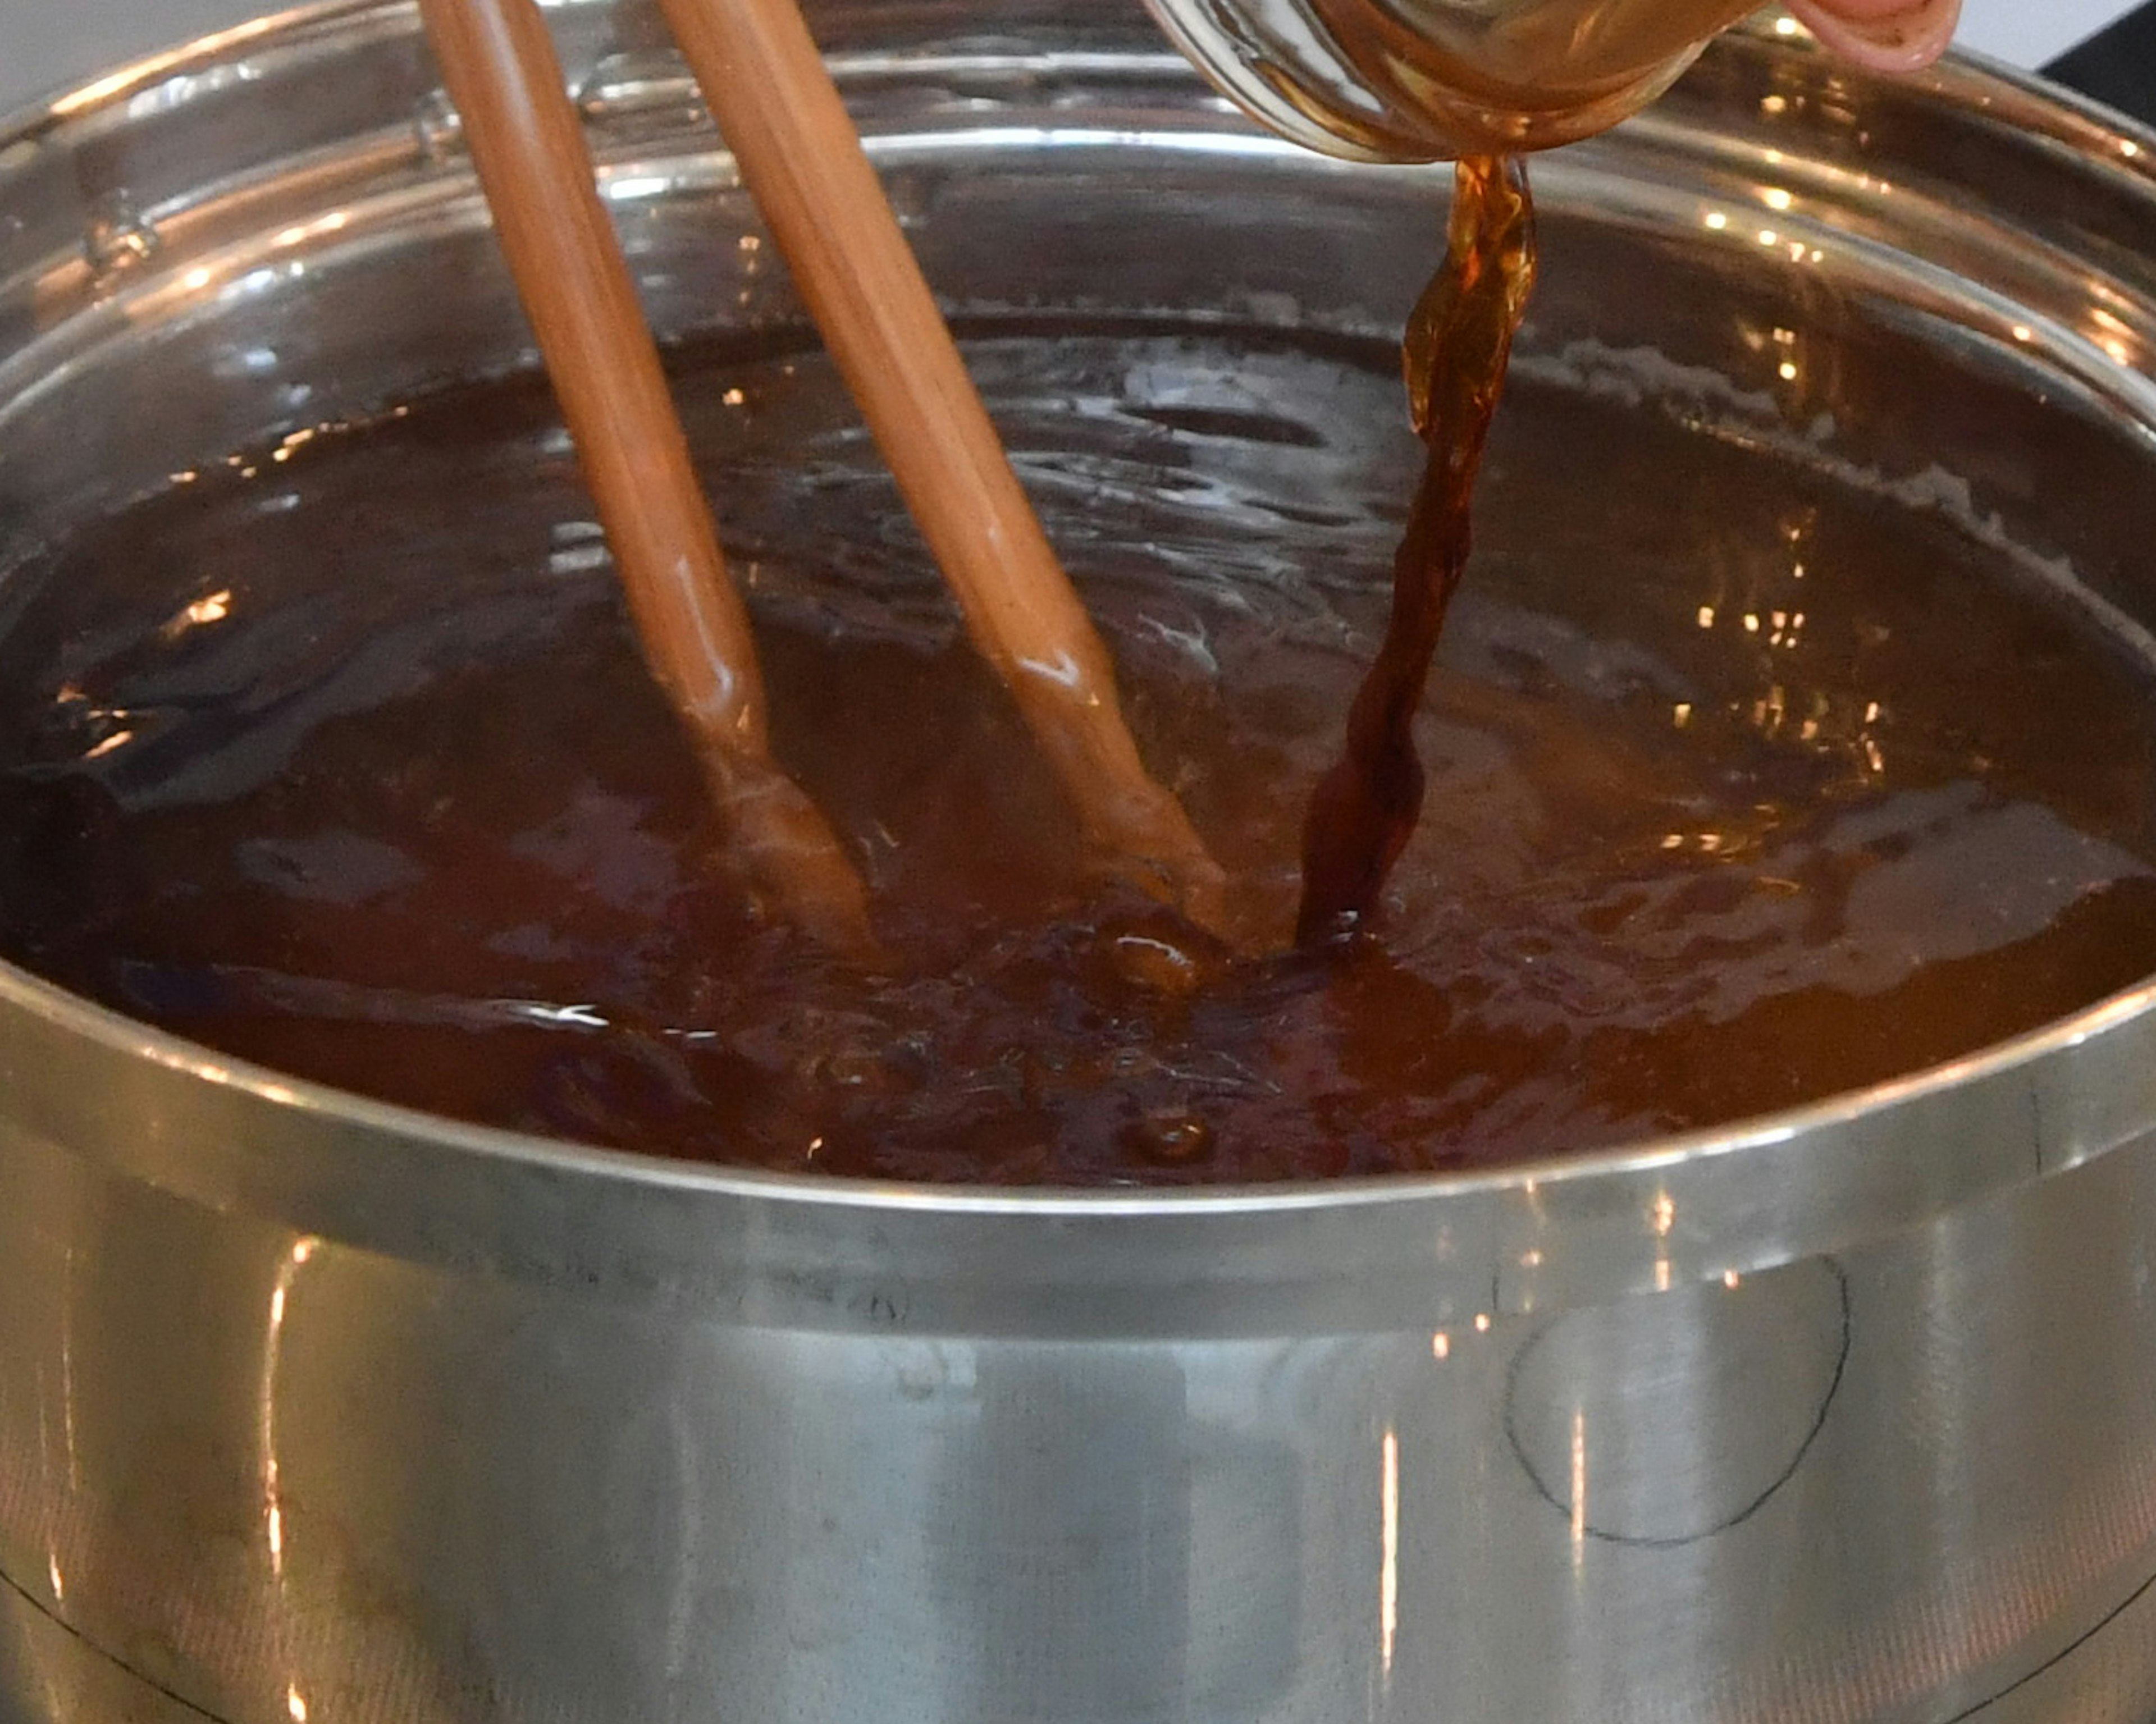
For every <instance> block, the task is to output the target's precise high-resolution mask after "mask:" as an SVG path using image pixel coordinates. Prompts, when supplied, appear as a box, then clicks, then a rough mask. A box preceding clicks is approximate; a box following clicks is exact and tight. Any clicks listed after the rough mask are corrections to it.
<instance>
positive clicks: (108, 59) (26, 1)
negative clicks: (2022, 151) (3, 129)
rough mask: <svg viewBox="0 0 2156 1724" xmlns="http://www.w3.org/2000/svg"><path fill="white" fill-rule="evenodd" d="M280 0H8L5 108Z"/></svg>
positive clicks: (1990, 42)
mask: <svg viewBox="0 0 2156 1724" xmlns="http://www.w3.org/2000/svg"><path fill="white" fill-rule="evenodd" d="M275 3H276V0H0V106H8V105H13V104H14V103H15V102H17V101H19V100H23V98H25V97H27V96H29V95H33V94H34V93H36V92H38V91H40V90H49V89H51V88H53V87H54V86H55V85H58V84H59V83H60V82H61V81H62V80H66V79H70V78H80V77H82V76H84V75H85V74H88V73H90V72H93V71H95V70H97V69H100V68H103V67H106V66H110V65H112V64H115V63H116V62H118V61H120V60H121V59H126V57H128V56H129V55H131V54H140V53H142V52H144V51H145V50H146V49H152V48H162V47H166V46H168V45H169V44H172V43H175V42H179V41H182V40H184V39H186V38H188V37H190V36H194V35H198V34H200V33H202V32H203V31H205V30H210V29H214V28H218V26H220V25H223V24H227V23H236V22H238V21H239V19H241V18H245V17H247V16H249V14H250V13H256V12H261V11H266V10H269V9H271V8H273V7H274V5H275ZM1965 4H1966V6H1967V8H1968V12H1967V23H1966V26H1965V28H1963V33H1962V34H1963V40H1964V41H1965V42H1967V43H1968V44H1969V46H1971V47H1973V48H1979V49H1983V50H1984V52H1985V53H1987V54H1998V55H1999V56H2000V57H2001V58H2002V59H2010V60H2014V61H2015V62H2017V63H2019V64H2022V65H2027V66H2034V65H2040V64H2042V63H2043V62H2044V61H2046V60H2047V59H2051V57H2052V56H2053V55H2054V54H2059V53H2061V52H2062V51H2064V50H2065V49H2068V48H2071V46H2073V44H2075V43H2076V42H2078V41H2080V40H2082V38H2084V37H2086V36H2088V35H2090V34H2091V33H2093V32H2095V31H2096V30H2097V29H2099V28H2102V26H2103V25H2104V24H2106V23H2109V22H2110V21H2111V20H2112V18H2117V17H2118V16H2120V15H2121V14H2123V13H2127V12H2129V11H2131V10H2132V9H2133V0H1965Z"/></svg>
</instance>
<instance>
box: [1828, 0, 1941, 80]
mask: <svg viewBox="0 0 2156 1724" xmlns="http://www.w3.org/2000/svg"><path fill="white" fill-rule="evenodd" d="M1789 7H1790V10H1791V11H1793V12H1794V13H1796V15H1797V16H1798V17H1799V18H1801V19H1803V20H1804V24H1805V26H1806V27H1807V28H1809V29H1810V31H1811V32H1812V33H1813V34H1814V35H1815V36H1817V37H1818V38H1820V41H1822V42H1824V43H1825V44H1826V45H1827V46H1828V47H1829V48H1831V49H1834V51H1835V53H1836V54H1843V55H1845V56H1846V57H1847V58H1849V59H1852V60H1855V61H1856V63H1857V64H1859V65H1861V66H1868V67H1870V68H1871V69H1872V70H1874V71H1879V72H1908V71H1913V70H1915V69H1917V67H1918V66H1928V65H1929V64H1931V63H1932V62H1933V60H1935V59H1938V57H1939V55H1940V54H1943V53H1944V52H1945V51H1946V46H1947V44H1948V42H1949V41H1951V40H1952V39H1953V32H1954V24H1955V22H1956V21H1957V20H1958V18H1960V16H1961V0H1789Z"/></svg>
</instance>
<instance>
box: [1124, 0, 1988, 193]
mask: <svg viewBox="0 0 2156 1724" xmlns="http://www.w3.org/2000/svg"><path fill="white" fill-rule="evenodd" d="M1147 4H1148V5H1149V6H1150V7H1151V8H1152V13H1153V15H1154V16H1155V17H1156V18H1158V20H1159V22H1160V23H1161V24H1162V26H1163V28H1165V29H1166V30H1167V32H1168V35H1169V36H1170V37H1172V38H1173V39H1174V40H1175V42H1176V43H1177V44H1178V46H1179V47H1181V48H1182V49H1183V52H1184V53H1185V54H1188V56H1189V57H1190V59H1192V60H1193V61H1194V62H1195V63H1196V64H1198V66H1199V68H1200V69H1203V70H1204V72H1205V74H1207V75H1208V76H1209V78H1211V79H1212V80H1213V81H1214V84H1215V85H1218V86H1219V88H1220V90H1222V91H1223V92H1224V93H1225V94H1226V95H1229V96H1230V97H1231V98H1233V99H1234V100H1235V101H1236V102H1238V103H1240V105H1242V106H1243V107H1244V108H1245V109H1247V110H1249V111H1250V113H1251V114H1252V115H1254V116H1255V117H1256V118H1257V119H1258V120H1260V121H1263V122H1264V123H1265V125H1267V126H1270V127H1271V128H1272V129H1273V130H1274V131H1277V132H1279V133H1280V134H1281V136H1284V137H1286V138H1290V139H1291V140H1293V141H1295V142H1296V143H1299V144H1302V145H1305V146H1307V147H1309V148H1311V149H1313V150H1317V151H1321V152H1322V153H1324V154H1326V155H1328V156H1347V157H1349V158H1351V159H1354V160H1360V161H1374V162H1430V161H1439V160H1442V159H1445V158H1447V157H1450V156H1462V155H1471V154H1478V153H1505V152H1509V151H1522V150H1543V149H1548V148H1550V147H1552V146H1554V145H1558V144H1568V143H1572V142H1574V141H1577V140H1578V139H1580V138H1584V137H1587V136H1590V135H1592V134H1593V133H1594V132H1598V131H1602V130H1604V128H1605V127H1608V126H1614V125H1615V124H1616V123H1617V122H1618V121H1620V120H1623V119H1625V117H1626V116H1628V115H1631V114H1633V113H1635V112H1636V111H1638V110H1640V108H1643V107H1645V105H1647V104H1648V103H1649V102H1650V101H1652V100H1654V99H1655V97H1656V96H1658V95H1661V93H1662V92H1663V91H1664V90H1666V89H1667V88H1668V87H1669V86H1670V85H1671V83H1673V82H1674V81H1675V80H1676V78H1677V76H1678V74H1680V73H1681V72H1682V71H1683V70H1684V69H1685V68H1686V66H1688V65H1690V64H1691V62H1692V60H1693V59H1695V58H1697V55H1698V54H1699V52H1700V50H1701V49H1702V48H1703V47H1705V46H1706V44H1707V42H1708V40H1709V39H1710V38H1712V37H1713V36H1714V35H1716V34H1717V33H1719V32H1721V31H1722V30H1724V29H1727V28H1728V27H1729V26H1730V25H1732V24H1733V23H1737V22H1738V19H1740V18H1743V17H1744V16H1745V15H1746V14H1747V13H1749V12H1751V11H1753V9H1754V8H1755V5H1756V0H1147ZM1958 9H1959V8H1958V5H1957V4H1956V3H1955V0H1817V3H1815V4H1813V5H1799V8H1798V10H1799V15H1800V16H1802V17H1803V18H1804V19H1805V21H1806V22H1807V23H1810V24H1811V25H1812V26H1813V27H1814V28H1815V29H1816V30H1817V32H1818V33H1820V36H1821V38H1823V39H1824V40H1825V41H1826V43H1827V44H1828V45H1829V46H1830V47H1833V48H1835V49H1839V50H1840V51H1842V52H1844V53H1845V54H1851V55H1853V56H1854V57H1856V58H1858V59H1862V60H1863V61H1864V62H1865V63H1866V64H1868V65H1870V66H1871V67H1872V68H1873V69H1876V70H1885V71H1895V70H1906V69H1909V68H1911V67H1913V66H1917V65H1921V64H1925V63H1926V62H1928V61H1929V60H1930V59H1933V58H1935V57H1936V56H1937V54H1938V52H1939V50H1940V49H1941V48H1943V46H1944V44H1945V42H1946V39H1947V38H1948V35H1950V34H1951V33H1952V30H1953V21H1954V15H1955V13H1957V12H1958Z"/></svg>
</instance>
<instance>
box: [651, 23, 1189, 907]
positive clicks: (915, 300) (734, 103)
mask: <svg viewBox="0 0 2156 1724" xmlns="http://www.w3.org/2000/svg"><path fill="white" fill-rule="evenodd" d="M661 5H662V8H663V9H664V11H665V15H666V18H667V22H668V23H669V24H670V26H671V28H672V29H673V32H674V34H675V38H677V39H678V40H679V42H680V45H681V49H682V50H683V52H684V53H685V54H686V55H687V56H688V59H689V64H690V67H691V68H692V69H694V71H695V72H696V78H697V80H698V82H699V83H700V84H701V85H702V86H703V90H704V94H705V97H706V101H707V102H708V103H709V105H710V106H711V110H712V113H713V115H714V117H715V118H716V120H717V121H718V123H719V128H720V130H721V131H722V132H723V133H724V134H725V136H726V142H727V144H728V146H730V147H731V150H732V151H733V154H734V158H735V161H736V162H737V164H738V165H739V167H740V171H741V175H742V179H743V181H744V182H746V183H747V186H748V188H749V191H750V192H751V193H752V195H753V196H754V197H755V198H756V201H757V203H758V205H759V206H761V208H762V212H763V217H764V219H765V221H766V222H767V223H769V225H770V228H771V230H772V233H773V238H774V239H776V240H777V241H778V247H779V249H780V250H781V252H783V254H784V255H785V258H786V261H787V264H788V269H790V270H791V272H792V275H793V280H794V284H795V285H796V287H797V288H798V290H799V292H800V294H801V296H802V298H803V300H804V301H806V303H807V305H808V310H809V312H810V314H811V315H812V316H814V319H815V320H816V322H817V325H818V326H819V329H820V330H821V331H822V332H823V336H824V345H825V346H827V347H828V348H829V351H830V352H831V354H832V357H833V358H834V360H835V361H836V362H837V364H838V367H839V371H840V372H841V373H842V374H843V375H844V377H845V380H846V382H847V385H848V387H850V389H851V390H852V392H853V394H854V398H855V401H856V402H857V403H859V405H860V409H861V413H862V416H863V418H865V419H866V420H867V422H868V425H869V428H870V431H871V432H872V433H873V434H874V435H875V439H876V442H877V444H879V446H880V448H881V449H882V451H883V454H884V459H885V460H886V461H887V462H889V464H890V465H891V471H892V472H893V474H894V475H896V478H897V480H898V484H899V488H900V490H901V491H902V492H903V494H904V495H905V497H906V504H907V506H908V507H909V508H911V511H912V512H913V516H914V519H915V520H916V521H917V522H918V523H919V525H920V527H921V533H922V535H923V536H924V537H926V539H927V541H928V545H929V548H930V550H931V551H932V552H933V553H934V555H935V557H936V560H937V562H938V563H939V564H940V565H941V566H942V570H943V573H944V577H945V578H946V579H947V581H948V582H950V584H951V587H952V590H953V592H954V593H956V595H957V600H958V603H959V607H960V608H961V609H962V612H963V613H964V614H965V618H966V622H967V625H968V629H969V630H970V631H971V633H972V634H973V640H974V643H975V644H976V645H977V647H978V649H979V650H980V651H981V652H982V654H983V655H984V656H985V657H986V658H987V659H988V661H989V662H990V664H993V666H994V668H995V670H996V671H997V673H998V675H1000V676H1001V677H1002V678H1003V680H1004V682H1005V684H1006V685H1008V686H1009V688H1010V690H1011V691H1012V693H1013V694H1014V695H1015V696H1016V698H1017V700H1018V703H1019V708H1020V710H1021V711H1022V712H1023V713H1024V716H1025V718H1026V721H1027V722H1028V724H1029V726H1031V729H1032V731H1033V734H1034V738H1035V741H1037V743H1038V744H1039V747H1041V749H1042V750H1043V752H1045V754H1046V755H1047V757H1048V758H1049V760H1050V763H1051V764H1052V765H1053V767H1055V772H1056V774H1057V776H1058V777H1059V778H1060V780H1061V782H1062V784H1063V787H1064V790H1065V793H1066V794H1067V795H1068V796H1069V797H1070V798H1071V800H1072V802H1073V803H1074V804H1075V806H1076V808H1077V809H1078V811H1079V814H1080V817H1081V821H1082V822H1083V824H1084V826H1085V828H1086V833H1087V835H1088V837H1089V838H1090V839H1091V841H1092V842H1093V843H1094V844H1096V845H1097V846H1098V847H1100V848H1101V849H1102V850H1103V851H1104V852H1106V855H1107V857H1108V858H1109V859H1110V860H1111V861H1112V862H1115V863H1116V864H1117V865H1121V866H1122V867H1123V868H1124V869H1125V870H1126V871H1127V872H1129V873H1131V874H1132V876H1133V877H1134V878H1136V879H1137V880H1139V881H1140V883H1141V884H1142V885H1146V886H1147V888H1148V889H1149V890H1152V891H1153V892H1154V893H1155V894H1156V895H1160V896H1163V897H1166V898H1168V899H1169V900H1173V902H1175V903H1176V904H1178V906H1180V907H1181V908H1182V909H1183V911H1185V913H1186V914H1188V915H1189V916H1192V917H1193V920H1196V921H1199V922H1201V923H1204V924H1206V925H1208V926H1214V927H1218V926H1219V924H1220V922H1221V921H1222V918H1223V916H1224V902H1223V900H1224V884H1225V883H1224V875H1222V873H1221V870H1220V869H1219V865H1217V864H1216V863H1215V862H1214V860H1213V859H1212V858H1211V857H1210V856H1209V854H1207V853H1206V849H1205V846H1204V842H1203V841H1202V840H1201V839H1199V836H1198V834H1197V832H1196V830H1195V829H1193V827H1192V826H1191V824H1190V822H1189V820H1188V818H1187V817H1186V816H1185V814H1184V813H1183V808H1182V807H1181V805H1180V804H1179V803H1178V802H1177V801H1176V799H1175V798H1174V797H1173V796H1172V795H1171V794H1170V793H1168V791H1167V790H1165V789H1164V788H1162V787H1161V786H1160V785H1159V784H1158V783H1157V782H1154V780H1153V779H1152V777H1151V776H1150V775H1149V774H1148V773H1147V770H1146V767H1145V763H1144V762H1143V761H1142V759H1141V758H1140V757H1139V754H1138V751H1137V744H1136V743H1135V742H1134V741H1132V736H1131V734H1130V731H1129V730H1128V729H1127V726H1125V724H1124V722H1123V717H1122V708H1121V706H1120V705H1119V704H1118V701H1117V699H1116V684H1115V670H1114V666H1113V664H1112V663H1111V660H1110V659H1109V656H1108V653H1107V650H1106V647H1105V646H1103V644H1101V639H1100V636H1099V635H1098V634H1096V632H1095V630H1094V628H1093V624H1092V620H1091V618H1089V617H1088V616H1087V615H1086V610H1085V608H1084V606H1083V605H1082V604H1081V603H1080V602H1079V599H1078V596H1077V594H1076V593H1075V591H1074V590H1073V589H1072V587H1071V585H1070V579H1069V577H1068V576H1067V575H1066V574H1065V572H1064V570H1063V567H1062V565H1061V564H1060V562H1058V561H1057V560H1056V557H1055V552H1054V550H1053V549H1052V548H1050V545H1049V542H1048V539H1047V536H1046V535H1045V533H1044V532H1043V531H1041V528H1040V523H1039V521H1038V519H1037V518H1036V517H1035V516H1034V512H1033V508H1032V505H1030V504H1029V502H1028V500H1027V499H1026V495H1025V493H1024V490H1023V489H1021V488H1020V486H1019V482H1018V478H1017V475H1015V474H1014V472H1013V471H1012V470H1011V465H1010V462H1009V459H1008V457H1007V456H1006V455H1005V454H1004V447H1003V444H1002V441H1001V439H999V438H998V436H997V434H996V431H995V428H994V426H993V424H992V423H990V421H989V418H988V412H987V409H986V408H984V407H983V405H982V403H981V398H980V396H979V394H978V392H977V391H976V390H975V389H974V387H973V380H972V378H971V377H969V376H968V373H967V372H966V368H965V364H964V362H963V361H962V359H961V358H960V357H959V355H958V350H957V345H956V343H955V342H953V341H952V338H951V335H950V331H949V330H948V329H947V327H946V326H945V324H944V322H943V319H942V314H941V313H940V312H939V311H938V310H937V306H936V303H935V300H934V299H933V298H932V296H931V295H930V293H929V290H928V285H927V281H926V280H924V279H923V277H922V275H921V269H920V265H919V264H918V263H917V262H916V260H915V258H914V255H913V252H912V249H911V247H910V246H909V245H908V244H906V236H905V235H904V233H901V230H900V228H899V225H898V220H897V218H896V216H895V215H894V214H893V213H892V212H891V206H890V204H889V203H888V202H887V201H886V200H885V197H884V194H883V188H882V186H881V184H880V182H879V181H878V180H877V178H876V175H875V169H874V167H871V166H870V162H869V159H868V156H867V155H866V153H865V151H863V149H862V147H861V142H860V136H859V134H858V133H857V132H856V131H855V129H854V126H853V121H852V120H851V118H850V116H849V115H848V114H847V112H846V110H845V105H844V101H843V100H842V99H841V98H840V96H839V91H838V88H837V86H836V85H834V84H833V82H832V81H831V78H830V74H829V73H828V72H827V71H826V70H825V69H824V61H823V56H822V54H820V53H819V50H818V49H817V46H816V43H815V39H814V37H813V36H811V35H810V33H809V31H808V24H807V23H806V22H805V21H804V20H803V18H802V16H801V13H800V10H799V8H798V6H797V5H796V4H795V0H661Z"/></svg>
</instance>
